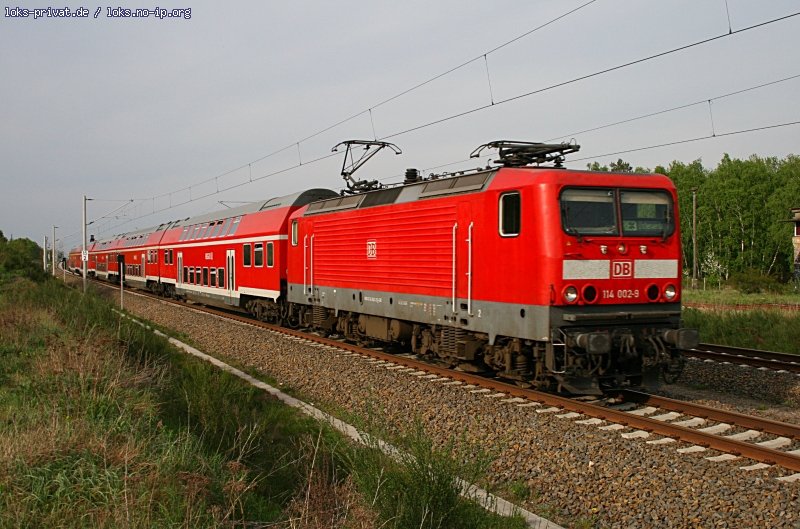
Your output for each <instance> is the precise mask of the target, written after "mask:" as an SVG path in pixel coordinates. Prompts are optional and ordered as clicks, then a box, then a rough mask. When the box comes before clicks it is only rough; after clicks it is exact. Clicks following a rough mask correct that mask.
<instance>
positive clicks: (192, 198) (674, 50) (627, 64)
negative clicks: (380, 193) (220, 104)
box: [122, 0, 800, 225]
mask: <svg viewBox="0 0 800 529" xmlns="http://www.w3.org/2000/svg"><path fill="white" fill-rule="evenodd" d="M594 1H596V0H592V1H590V2H587V3H585V4H582V5H581V6H579V7H578V8H575V9H573V10H571V11H569V12H567V13H564V14H563V15H560V16H559V17H556V18H555V19H553V20H551V21H549V22H547V23H545V24H542V25H540V26H537V27H536V28H534V29H532V30H530V31H528V32H526V33H525V34H523V35H520V36H518V37H516V38H514V39H512V40H510V41H508V42H506V43H504V44H502V45H500V46H497V47H496V48H493V49H492V50H490V51H488V52H486V53H487V54H488V53H492V52H494V51H497V50H499V49H501V48H503V47H505V46H507V45H509V44H511V43H513V42H515V41H517V40H519V39H521V38H523V37H524V36H527V35H529V34H531V33H533V32H534V31H536V30H538V29H541V28H543V27H546V26H547V25H549V24H552V23H554V22H555V21H557V20H559V19H562V18H564V17H565V16H568V15H569V14H572V13H574V12H576V11H578V10H579V9H582V8H584V7H586V6H588V5H590V4H592V3H593V2H594ZM797 15H800V12H795V13H791V14H788V15H784V16H781V17H777V18H773V19H770V20H767V21H764V22H761V23H758V24H754V25H751V26H747V27H744V28H740V29H737V30H735V31H730V32H729V33H725V34H721V35H717V36H714V37H710V38H707V39H703V40H700V41H697V42H694V43H691V44H687V45H683V46H679V47H677V48H672V49H670V50H666V51H663V52H660V53H656V54H652V55H649V56H647V57H644V58H640V59H636V60H633V61H628V62H625V63H622V64H619V65H616V66H612V67H609V68H605V69H603V70H599V71H596V72H593V73H590V74H586V75H582V76H579V77H576V78H573V79H570V80H567V81H563V82H560V83H556V84H553V85H549V86H546V87H543V88H539V89H536V90H532V91H528V92H524V93H521V94H517V95H515V96H512V97H509V98H506V99H503V100H500V101H493V100H492V101H491V103H490V104H488V105H482V106H479V107H475V108H472V109H469V110H466V111H463V112H459V113H457V114H453V115H450V116H446V117H444V118H441V119H437V120H433V121H429V122H427V123H424V124H421V125H417V126H415V127H411V128H409V129H405V130H402V131H399V132H395V133H393V134H390V135H387V136H384V137H382V138H380V139H382V140H386V139H389V138H394V137H397V136H400V135H403V134H407V133H410V132H413V131H417V130H420V129H423V128H427V127H430V126H433V125H436V124H439V123H443V122H446V121H450V120H453V119H456V118H459V117H463V116H466V115H469V114H472V113H475V112H478V111H480V110H485V109H487V108H491V107H493V106H498V105H501V104H505V103H509V102H512V101H516V100H519V99H522V98H526V97H530V96H532V95H535V94H539V93H542V92H546V91H549V90H553V89H556V88H559V87H562V86H566V85H569V84H572V83H576V82H579V81H582V80H586V79H590V78H592V77H596V76H599V75H603V74H606V73H610V72H613V71H617V70H620V69H623V68H627V67H630V66H634V65H637V64H641V63H644V62H647V61H650V60H654V59H657V58H660V57H663V56H666V55H670V54H673V53H677V52H680V51H684V50H687V49H690V48H693V47H696V46H700V45H703V44H707V43H710V42H713V41H716V40H719V39H723V38H725V37H729V36H733V35H737V34H740V33H743V32H746V31H750V30H753V29H756V28H761V27H764V26H767V25H770V24H774V23H777V22H781V21H784V20H787V19H790V18H792V17H795V16H797ZM484 55H485V54H481V55H479V56H477V57H476V58H474V59H472V60H470V61H467V62H465V63H462V64H461V65H459V66H457V67H455V68H452V69H450V70H448V71H446V72H444V73H442V74H440V75H438V76H435V77H433V78H431V79H429V80H428V81H425V82H423V83H420V84H418V85H415V87H412V88H410V89H408V90H405V91H403V92H401V93H399V94H397V95H395V96H392V97H390V98H387V99H385V100H383V101H381V102H380V103H378V104H377V105H374V106H372V107H370V108H368V109H366V110H364V111H361V112H360V113H358V114H355V115H353V116H351V117H350V118H346V119H345V120H341V121H339V122H337V123H335V124H334V125H331V126H329V127H326V128H325V129H322V130H320V131H318V132H317V133H314V134H312V135H310V136H307V137H306V138H304V139H302V140H300V141H298V142H294V143H292V144H290V145H287V146H286V147H283V148H281V149H278V150H275V151H273V152H271V153H270V154H267V155H265V156H263V157H261V158H259V159H257V160H254V161H252V162H249V163H247V164H244V165H241V166H239V167H237V168H235V169H231V170H229V171H226V172H225V173H222V174H220V175H217V176H215V177H212V178H210V179H207V180H204V181H202V182H198V183H195V184H191V185H189V186H187V187H184V188H182V189H180V190H177V191H171V192H168V193H162V194H159V195H155V196H154V197H147V198H142V199H135V200H141V201H143V200H153V199H155V198H163V197H167V196H168V197H169V198H170V206H169V207H167V208H160V209H155V208H154V210H153V211H152V212H150V213H148V214H146V215H142V216H139V217H136V218H134V219H130V220H129V221H128V222H125V223H123V224H122V225H125V224H128V223H129V222H132V221H133V220H138V219H140V218H144V217H146V216H149V215H153V214H155V213H159V212H162V211H165V210H167V209H172V208H174V207H179V206H182V205H185V204H188V203H189V202H194V201H197V200H200V199H203V198H207V197H209V196H213V195H215V194H219V193H223V192H226V191H229V190H231V189H235V188H238V187H241V186H242V185H246V184H248V183H251V182H253V181H258V180H262V179H264V178H268V177H270V176H275V175H277V174H282V173H285V172H287V171H290V170H292V169H296V168H299V167H300V166H302V165H308V164H310V163H314V162H317V161H321V160H324V159H326V158H328V157H330V156H332V155H325V156H322V157H320V158H316V159H314V160H312V161H310V162H304V163H299V164H298V165H296V166H291V167H287V168H284V169H281V170H278V171H274V172H271V173H267V174H265V175H263V176H261V177H258V178H255V179H253V178H252V176H250V178H249V179H248V181H246V182H243V183H238V184H234V185H232V186H228V187H225V188H222V189H219V191H216V192H212V193H207V194H203V195H199V196H192V188H193V187H198V186H201V185H203V184H206V183H209V182H212V181H215V182H216V181H218V179H219V178H221V177H224V176H227V175H229V174H231V173H234V172H236V171H238V170H241V169H243V168H245V167H247V168H248V169H249V171H250V172H252V164H253V163H257V162H259V161H262V160H264V159H266V158H268V157H270V156H274V155H276V154H278V153H280V152H283V151H285V150H287V149H289V148H292V147H295V148H297V149H298V155H299V144H300V143H302V142H304V141H307V140H308V139H311V138H313V137H315V136H318V135H319V134H322V133H323V132H327V131H328V130H331V129H332V128H334V127H336V126H338V125H341V124H342V123H345V122H347V121H349V120H350V119H352V118H354V117H356V116H358V115H362V114H364V113H370V116H371V114H372V112H371V111H372V109H374V108H377V107H378V106H380V105H383V104H386V103H388V102H390V101H392V100H394V99H397V98H398V97H400V96H402V95H404V94H406V93H408V92H409V91H411V90H414V89H416V88H418V87H420V86H424V85H425V84H427V83H429V82H432V81H434V80H436V79H438V78H440V77H442V76H444V75H447V73H450V72H452V71H455V70H456V69H458V68H460V67H463V66H465V65H466V64H470V63H472V62H474V61H475V60H478V59H480V58H483V57H484ZM487 75H488V67H487ZM775 82H780V81H774V82H772V83H767V84H765V85H763V86H766V85H768V84H773V83H775ZM750 89H755V87H753V88H750ZM750 89H746V90H750ZM733 94H734V93H731V94H729V95H733ZM720 97H725V96H720ZM492 99H493V96H492ZM706 101H708V100H704V101H703V102H706ZM694 104H696V103H694ZM686 106H691V104H690V105H686ZM684 107H685V106H684ZM662 112H665V111H662ZM373 134H374V121H373ZM703 139H704V138H703ZM181 191H188V192H189V194H190V199H189V200H186V201H183V202H178V203H175V204H173V203H172V195H173V194H176V193H179V192H181Z"/></svg>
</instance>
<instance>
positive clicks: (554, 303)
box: [92, 142, 698, 394]
mask: <svg viewBox="0 0 800 529" xmlns="http://www.w3.org/2000/svg"><path fill="white" fill-rule="evenodd" d="M353 143H356V144H362V145H363V144H367V146H372V145H373V144H375V145H377V146H378V147H380V146H381V145H380V144H377V142H353ZM483 147H493V148H497V149H499V153H500V159H499V160H498V162H499V164H500V166H499V167H494V168H487V169H483V170H476V171H474V172H467V173H459V174H458V175H447V176H439V177H432V178H428V179H424V180H423V179H421V178H419V176H418V174H417V172H416V171H415V170H409V171H408V172H407V174H406V181H405V182H404V184H403V185H400V186H396V187H381V186H378V185H377V182H365V181H361V182H355V181H354V180H352V178H351V174H352V172H353V171H349V172H348V171H343V173H342V174H343V175H344V176H345V178H346V179H348V181H349V184H348V185H349V187H350V189H349V190H347V191H345V192H343V193H341V194H338V193H335V192H333V191H330V190H324V189H313V190H308V191H305V192H302V193H298V194H295V195H291V196H288V197H281V198H276V199H272V200H269V201H266V202H258V203H254V204H249V205H247V206H244V207H242V208H237V209H235V210H234V209H229V210H226V211H222V212H219V213H216V214H210V215H204V216H202V217H195V218H190V219H185V220H183V221H177V222H173V223H169V224H165V225H162V226H159V227H158V228H154V229H151V230H143V231H140V232H137V233H134V234H126V235H124V236H121V237H119V238H117V239H114V240H110V241H103V242H97V243H95V244H94V246H93V249H92V254H93V255H95V254H96V256H97V257H96V259H97V270H98V275H100V269H101V268H104V267H107V269H108V272H107V275H108V277H110V278H112V279H113V278H114V277H115V276H114V275H113V274H112V272H111V270H112V269H111V267H112V259H110V258H109V257H108V256H111V255H116V254H123V255H125V263H126V266H128V267H130V266H131V265H133V268H130V269H128V270H127V272H128V274H127V276H126V279H127V280H128V281H131V282H132V283H134V284H137V285H140V286H147V287H148V288H150V289H151V290H154V291H157V292H160V293H164V294H167V295H171V296H176V297H185V298H191V299H194V300H197V301H201V302H204V303H208V304H216V305H230V306H237V307H241V308H242V309H245V310H247V311H249V312H250V313H252V314H254V315H255V316H257V317H258V318H260V319H262V320H265V321H271V322H275V323H282V324H286V325H291V326H306V327H312V328H315V329H317V330H320V331H322V332H325V333H328V334H338V335H341V336H344V337H346V338H347V339H350V340H355V341H359V342H367V343H384V344H398V345H405V346H406V347H407V348H410V349H411V350H412V351H413V352H415V353H416V354H418V355H420V356H425V357H429V358H432V359H435V360H436V361H439V362H441V363H446V364H449V365H451V366H454V367H459V368H461V369H468V370H473V371H491V372H494V373H496V374H498V375H499V376H503V377H505V378H509V379H513V380H516V381H519V382H520V383H525V384H531V385H533V386H535V387H537V388H541V389H548V390H555V391H568V392H571V393H589V394H599V393H602V392H603V391H605V390H608V389H613V388H620V387H639V386H642V385H651V384H655V383H656V380H657V377H658V376H659V374H661V375H663V376H664V378H665V379H666V380H667V381H672V380H674V379H675V378H676V377H677V376H678V374H679V373H680V371H681V369H682V367H683V360H682V356H681V354H680V350H681V349H689V348H692V347H694V346H695V345H696V344H697V341H698V335H697V332H696V331H695V330H693V329H684V328H681V324H680V316H681V305H680V294H681V291H680V287H681V284H680V278H681V274H680V255H681V252H680V234H679V232H678V227H679V222H678V211H677V197H676V192H675V187H674V185H673V184H672V182H671V181H670V180H669V179H668V178H667V177H666V176H663V175H644V174H631V173H622V174H620V173H596V172H590V171H572V170H566V169H562V168H560V167H559V166H560V163H561V161H563V156H564V154H566V153H567V152H574V151H575V150H577V148H578V147H577V146H575V145H568V144H558V145H543V144H537V143H520V142H515V143H512V142H493V143H490V144H487V145H485V146H483ZM479 151H480V149H479V150H477V151H476V153H478V152H479ZM348 152H349V151H348ZM543 162H555V165H556V167H539V166H538V165H539V164H541V163H543ZM533 164H536V166H531V165H533ZM358 165H359V164H354V168H357V167H358ZM371 188H373V189H371ZM103 255H107V257H105V259H104V258H103ZM131 259H132V261H131ZM137 266H140V267H141V269H139V268H136V267H137Z"/></svg>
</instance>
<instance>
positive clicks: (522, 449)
mask: <svg viewBox="0 0 800 529" xmlns="http://www.w3.org/2000/svg"><path fill="white" fill-rule="evenodd" d="M125 307H126V309H127V310H128V311H130V312H131V313H132V314H134V315H138V316H140V317H142V318H146V319H148V320H150V321H152V322H154V323H156V324H158V325H161V326H164V327H168V328H171V329H174V330H176V331H178V332H180V333H183V334H185V335H187V336H189V337H190V341H191V342H192V343H193V344H194V345H195V346H197V347H198V348H199V349H201V350H203V351H204V352H206V353H209V354H213V355H217V356H220V358H222V359H225V360H227V361H230V362H233V363H235V364H239V365H240V366H245V367H250V368H255V369H257V370H259V371H261V372H263V373H264V374H266V375H268V376H270V377H272V378H273V379H275V380H277V381H278V382H279V383H281V384H282V385H283V386H284V387H289V388H292V389H293V390H294V392H295V393H296V394H297V395H298V396H301V398H304V399H306V400H308V401H311V402H314V403H316V404H321V405H324V406H325V407H327V409H328V410H329V411H330V410H333V411H338V412H339V413H343V414H345V415H348V416H353V415H354V416H358V417H362V418H372V419H373V420H375V419H379V420H380V424H381V425H382V426H383V427H384V428H386V429H387V430H388V431H390V432H401V431H409V430H410V429H411V428H414V426H415V424H417V423H420V422H421V423H422V424H423V425H424V428H425V431H426V433H427V435H429V436H430V437H431V438H432V439H434V440H435V441H436V442H438V443H442V444H444V443H447V442H448V441H451V440H453V439H454V438H456V439H457V440H458V439H460V440H462V441H465V442H468V443H471V446H473V447H475V448H476V451H477V449H478V448H479V449H481V450H483V451H485V452H487V453H489V454H491V456H492V460H493V462H492V464H491V467H490V472H489V476H490V477H489V480H490V483H489V485H490V486H492V487H494V488H495V489H496V490H499V491H501V495H503V496H505V497H506V498H507V499H509V500H512V501H517V503H520V504H522V505H524V506H525V507H526V508H528V509H529V510H531V511H533V512H536V513H538V514H541V515H542V516H545V517H547V518H550V519H553V520H554V521H556V522H557V523H561V524H563V525H565V526H566V527H572V526H579V527H598V528H600V527H602V528H620V529H621V528H626V529H627V528H662V527H663V528H701V527H709V528H711V527H714V528H750V527H753V528H755V527H759V528H761V527H763V528H794V529H797V528H800V481H798V482H793V483H787V482H781V481H778V480H776V479H775V478H777V477H779V476H785V475H789V474H791V472H790V471H787V470H784V469H778V468H774V467H770V468H767V469H763V470H753V471H745V470H742V469H740V468H739V467H742V466H745V465H748V464H751V463H752V461H749V460H742V459H740V460H736V461H731V462H721V463H713V462H711V461H708V460H706V459H705V458H706V457H708V456H712V455H717V453H716V452H714V451H706V452H701V453H694V454H679V453H677V452H676V449H677V448H680V447H686V446H687V445H685V444H684V443H671V444H665V445H652V444H648V443H646V442H645V441H646V440H647V439H631V440H628V439H624V438H622V437H621V435H620V433H621V432H626V431H630V430H620V431H610V430H601V429H599V428H598V427H597V426H593V425H584V424H578V423H576V422H575V421H579V420H581V419H582V418H583V419H585V417H581V418H577V419H576V418H559V417H557V415H558V414H559V412H550V413H539V411H540V409H541V407H537V406H520V405H519V403H513V402H510V403H504V402H501V401H502V398H499V397H494V398H487V396H492V394H491V393H470V391H469V390H465V389H464V388H463V387H462V386H459V385H454V384H448V383H447V381H442V380H431V379H426V378H422V377H418V376H414V375H413V374H409V373H406V372H403V370H398V369H387V366H375V365H373V363H370V362H368V361H367V360H365V359H363V358H360V357H354V356H352V355H348V354H343V353H341V352H336V351H334V350H331V349H330V348H324V347H320V346H317V345H312V344H308V343H304V342H301V341H297V340H293V339H290V338H288V337H285V336H281V335H278V334H275V333H272V332H270V331H267V330H262V329H258V328H256V327H253V326H250V325H246V324H240V323H235V322H231V321H226V320H223V319H220V318H217V317H215V316H210V315H206V314H202V313H199V312H197V311H194V310H192V309H191V308H190V307H186V308H183V307H176V306H174V305H167V304H165V303H163V302H160V301H157V300H152V299H147V298H142V297H139V296H128V297H126V300H125ZM694 367H695V366H692V363H690V364H689V368H688V369H689V370H690V373H691V370H692V369H694ZM703 367H706V366H703ZM739 369H741V368H739ZM749 371H750V372H749V373H744V371H739V372H737V373H736V375H737V376H738V377H741V378H737V379H736V380H737V381H740V382H741V384H742V387H743V388H744V387H746V388H751V387H758V386H759V384H760V382H758V379H755V378H753V379H752V380H751V377H758V376H760V374H762V373H763V372H760V371H757V370H749ZM690 376H695V374H694V373H692V374H691V375H690ZM697 376H700V375H697ZM740 382H737V383H740ZM693 383H695V384H696V382H693ZM706 387H710V386H708V385H707V386H706ZM677 388H678V389H677V390H675V391H676V392H677V393H680V388H685V386H677ZM689 390H691V388H688V389H687V391H689ZM748 393H751V394H752V393H755V391H751V390H748ZM749 396H752V395H749ZM734 407H736V408H738V409H740V410H741V409H742V407H743V405H741V404H737V405H734ZM743 411H751V410H743ZM650 439H657V437H651V438H650ZM793 448H794V449H797V448H800V446H798V445H797V443H795V445H794V446H793ZM502 491H513V493H512V492H506V493H505V494H503V493H502ZM526 492H527V493H528V494H526ZM526 495H527V499H525V500H524V501H522V500H520V498H522V497H524V496H526ZM515 496H516V498H515Z"/></svg>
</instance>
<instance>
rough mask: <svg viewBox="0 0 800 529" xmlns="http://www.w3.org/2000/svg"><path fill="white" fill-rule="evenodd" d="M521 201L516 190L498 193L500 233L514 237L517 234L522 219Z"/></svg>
mask: <svg viewBox="0 0 800 529" xmlns="http://www.w3.org/2000/svg"><path fill="white" fill-rule="evenodd" d="M521 208H522V201H521V199H520V196H519V193H518V192H516V191H515V192H513V193H504V194H502V195H500V235H501V236H503V237H516V236H517V235H519V228H520V220H521V219H522V212H521Z"/></svg>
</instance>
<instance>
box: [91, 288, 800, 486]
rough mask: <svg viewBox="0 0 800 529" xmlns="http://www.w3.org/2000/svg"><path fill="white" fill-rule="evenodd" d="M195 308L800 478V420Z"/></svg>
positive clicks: (628, 434)
mask: <svg viewBox="0 0 800 529" xmlns="http://www.w3.org/2000/svg"><path fill="white" fill-rule="evenodd" d="M100 284H103V285H104V286H107V287H109V288H113V286H112V285H108V284H105V283H102V282H101V283H100ZM136 294H137V295H143V296H148V297H151V298H153V299H155V300H158V301H161V302H164V303H172V304H175V305H178V306H182V307H187V304H186V303H184V302H180V301H174V300H168V299H164V298H160V297H157V296H154V295H152V294H149V293H142V292H137V293H136ZM190 307H191V308H193V309H194V310H198V311H201V312H205V313H208V314H214V315H217V316H219V317H224V318H228V319H233V320H237V321H240V322H242V323H246V324H248V325H253V326H256V327H260V328H263V329H267V330H269V331H271V332H275V333H280V334H282V335H285V336H288V337H290V338H292V339H295V340H299V341H305V342H310V343H314V344H317V345H319V346H322V347H328V348H333V349H336V350H338V351H340V352H341V353H340V354H342V355H349V356H353V357H359V358H361V359H363V360H364V361H367V362H370V363H372V364H373V365H374V367H375V368H385V369H390V370H393V371H396V372H398V373H406V374H408V375H409V376H416V377H420V378H423V379H428V380H429V381H430V382H432V383H441V384H446V385H452V386H457V387H459V388H461V389H463V390H466V391H469V392H471V393H475V394H483V395H484V396H485V397H488V398H493V399H497V401H498V402H500V403H503V404H507V405H515V406H519V407H534V408H536V410H535V411H536V412H537V413H549V414H554V415H555V416H557V417H559V418H562V419H570V420H574V421H575V422H576V423H577V424H581V425H584V426H591V427H598V428H601V429H604V430H611V431H619V432H620V435H621V436H622V437H624V438H626V439H648V440H647V441H645V442H647V443H650V444H654V445H661V444H670V443H676V442H678V441H681V442H684V443H688V444H689V446H683V447H681V448H678V449H677V451H678V452H679V453H696V452H704V451H707V450H716V451H719V452H721V454H719V455H713V456H709V457H708V459H709V460H711V461H720V462H721V461H731V460H736V459H739V458H745V459H750V460H752V461H754V462H755V463H753V464H749V465H743V466H742V468H743V469H746V470H756V469H760V468H766V467H768V466H772V465H777V466H780V467H782V468H785V469H788V470H791V471H793V472H795V474H791V475H788V476H784V477H780V478H777V479H780V480H783V481H800V425H793V424H788V423H781V422H777V421H771V420H768V419H763V418H759V417H753V416H748V415H743V414H740V413H735V412H729V411H724V410H719V409H716V408H711V407H707V406H702V405H697V404H693V403H688V402H683V401H677V400H672V399H667V398H665V397H658V396H655V395H649V394H645V393H639V392H634V391H622V392H620V393H619V395H618V396H616V397H615V398H611V399H599V400H598V399H590V400H587V398H586V397H583V398H577V399H576V398H568V397H563V396H559V395H554V394H549V393H543V392H540V391H536V390H532V389H527V388H521V387H518V386H515V385H512V384H509V383H507V382H503V381H500V380H497V379H492V378H486V377H484V376H480V375H476V374H472V373H466V372H461V371H454V370H452V369H449V368H445V367H440V366H437V365H432V364H430V363H427V362H424V361H422V360H419V359H417V358H416V357H414V356H413V355H397V354H391V353H386V352H382V351H378V350H374V349H369V348H364V347H361V346H358V345H354V344H350V343H346V342H344V341H341V340H335V339H331V338H326V337H322V336H318V335H315V334H308V333H306V332H303V331H299V330H293V329H287V328H285V327H279V326H276V325H272V324H268V323H264V322H260V321H258V320H254V319H252V318H250V317H248V316H245V315H242V314H237V313H232V312H231V311H224V310H219V309H215V308H210V307H206V306H203V305H190ZM651 437H655V438H653V439H651Z"/></svg>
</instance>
